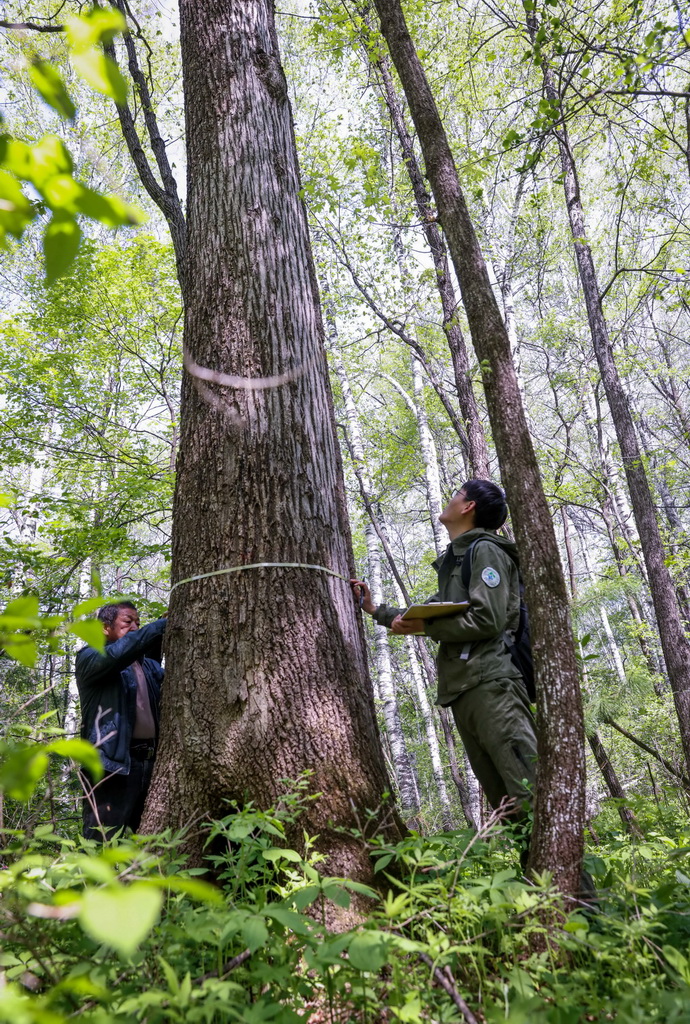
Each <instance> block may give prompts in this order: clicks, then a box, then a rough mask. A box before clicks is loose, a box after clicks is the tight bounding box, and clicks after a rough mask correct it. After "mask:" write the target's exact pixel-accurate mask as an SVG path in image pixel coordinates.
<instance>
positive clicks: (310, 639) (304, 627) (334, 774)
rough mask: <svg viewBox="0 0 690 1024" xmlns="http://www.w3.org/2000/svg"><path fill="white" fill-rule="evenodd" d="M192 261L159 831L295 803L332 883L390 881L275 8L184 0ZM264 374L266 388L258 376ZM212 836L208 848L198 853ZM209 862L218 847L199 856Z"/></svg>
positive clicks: (387, 824)
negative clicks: (300, 803) (359, 834)
mask: <svg viewBox="0 0 690 1024" xmlns="http://www.w3.org/2000/svg"><path fill="white" fill-rule="evenodd" d="M180 15H181V26H180V27H181V47H182V66H183V73H184V89H185V116H186V139H187V160H188V191H187V196H188V250H187V253H188V256H187V258H188V266H187V274H188V276H187V280H188V281H189V282H190V287H189V288H188V290H187V296H186V318H185V341H186V350H187V353H188V359H187V372H186V374H185V377H184V381H183V388H182V410H181V432H180V454H179V459H178V475H177V486H176V491H175V504H174V523H173V544H172V579H173V581H174V583H176V584H177V583H179V584H181V585H177V586H176V587H175V589H173V591H172V595H171V597H172V599H171V606H170V618H169V620H168V630H167V636H166V644H167V651H166V653H167V660H168V668H167V679H166V693H165V700H164V703H163V719H162V729H161V748H160V753H159V757H158V760H157V764H156V771H155V775H154V779H153V783H152V787H151V792H150V794H149V800H148V804H147V810H146V815H145V820H144V827H145V828H146V829H147V830H149V831H151V830H152V831H159V830H160V829H161V828H163V827H165V826H172V827H178V826H180V825H185V824H188V823H190V822H192V821H195V820H198V819H199V818H206V817H208V816H213V815H219V814H225V813H227V810H228V801H229V800H234V801H237V802H238V803H239V804H244V803H245V802H246V801H247V800H251V801H254V802H255V803H256V804H257V805H258V806H260V807H267V806H270V805H272V804H274V803H275V801H277V800H278V799H279V798H280V796H281V794H282V793H284V792H285V788H286V783H285V781H284V780H285V779H296V778H298V777H299V776H300V775H302V773H303V772H305V771H310V772H311V773H312V778H311V780H310V790H311V791H312V792H313V793H315V794H320V795H319V796H318V798H317V799H316V800H315V801H314V802H313V803H309V804H308V805H307V806H306V807H305V809H304V811H303V813H302V815H301V817H300V819H299V821H298V822H297V824H296V825H295V827H294V835H293V836H291V838H292V839H293V841H296V842H299V841H300V840H301V836H302V834H303V830H306V832H307V833H308V834H310V835H312V836H316V835H318V837H319V838H318V840H317V847H318V848H319V849H320V850H321V851H323V852H324V853H325V854H326V855H327V857H328V861H327V871H328V873H334V874H338V875H344V876H345V877H349V878H370V877H371V865H370V862H369V857H368V854H367V852H366V848H365V844H363V843H361V842H360V841H359V840H357V839H355V838H353V837H351V836H350V835H348V830H349V829H351V828H358V827H359V828H362V827H364V824H365V821H366V820H367V814H368V813H369V812H370V811H372V810H373V811H374V812H375V820H376V821H377V822H378V823H379V825H380V826H381V827H382V828H383V829H384V831H385V833H386V834H387V835H388V836H390V837H391V838H397V837H398V836H400V835H401V833H402V826H401V823H400V821H399V819H398V818H397V815H396V814H395V811H394V809H392V808H390V807H386V806H384V797H383V793H384V792H385V791H386V790H389V789H390V785H389V782H388V779H387V776H386V771H385V767H384V761H383V753H382V749H381V744H380V739H379V735H378V731H377V726H376V716H375V712H374V702H373V693H372V687H371V682H370V680H369V677H368V674H367V669H366V657H365V649H364V642H363V634H362V631H361V626H360V625H359V624H358V621H357V616H356V613H355V608H354V603H353V601H352V596H351V592H350V588H349V586H348V584H347V582H346V581H345V580H343V579H337V578H335V577H333V576H329V575H327V574H326V573H324V572H321V571H314V570H309V569H306V568H294V567H292V568H260V569H250V570H247V571H243V572H236V573H234V574H231V575H223V576H215V577H213V578H206V579H201V580H196V581H192V582H184V583H182V581H185V580H187V579H188V578H189V577H191V576H195V575H198V574H202V573H207V572H212V571H214V570H218V569H221V568H226V567H235V566H239V565H243V564H252V563H259V562H297V563H308V564H315V565H321V566H325V567H327V568H328V569H331V570H333V571H334V572H336V573H339V574H341V575H342V576H343V577H349V575H350V573H351V572H352V569H353V559H352V552H351V545H350V533H349V525H348V521H347V512H346V504H345V492H344V484H343V478H342V465H341V461H340V455H339V451H338V445H337V441H336V431H335V421H334V415H333V405H332V397H331V394H330V390H329V387H328V374H327V368H326V359H325V353H324V347H323V325H322V323H321V317H320V310H319V301H318V294H317V288H316V280H315V274H314V266H313V259H312V254H311V249H310V246H309V238H308V231H307V221H306V216H305V211H304V207H303V204H302V201H301V198H300V180H299V171H298V167H297V158H296V150H295V142H294V133H293V126H292V117H291V112H290V105H289V102H288V97H287V89H286V82H285V78H284V75H283V71H282V67H281V64H280V58H279V53H278V46H277V39H276V34H275V26H274V22H273V7H272V4H271V3H269V2H268V0H246V2H245V3H242V4H237V3H234V2H232V0H209V2H208V3H205V4H203V5H200V4H198V3H195V2H194V0H181V3H180ZM244 378H252V380H245V381H243V379H244ZM191 842H192V840H191V839H190V845H191ZM194 849H195V852H196V853H197V855H199V854H200V842H198V843H197V844H196V846H195V848H194Z"/></svg>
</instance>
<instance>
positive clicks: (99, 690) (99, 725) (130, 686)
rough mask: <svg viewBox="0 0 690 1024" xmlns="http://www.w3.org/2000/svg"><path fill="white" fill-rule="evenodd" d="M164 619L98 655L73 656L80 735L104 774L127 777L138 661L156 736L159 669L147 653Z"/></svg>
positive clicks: (156, 645) (86, 651) (89, 650)
mask: <svg viewBox="0 0 690 1024" xmlns="http://www.w3.org/2000/svg"><path fill="white" fill-rule="evenodd" d="M166 621H167V620H166V619H157V620H156V621H155V622H151V623H150V624H149V625H148V626H143V627H142V628H141V629H137V630H134V631H132V632H131V633H125V635H124V636H122V637H120V639H119V640H116V641H115V642H114V643H110V644H106V645H105V653H104V654H100V653H99V651H97V650H95V649H94V648H93V647H82V649H81V650H80V651H79V653H78V654H77V658H76V663H75V675H76V678H77V689H78V690H79V699H80V701H81V722H82V725H81V735H82V738H83V739H86V740H89V741H90V742H91V743H93V745H94V746H95V747H98V751H99V753H100V755H101V761H102V762H103V767H104V768H105V770H106V772H117V773H118V774H120V775H129V768H130V755H129V747H130V744H131V742H132V731H133V729H134V720H135V718H136V700H137V678H136V675H135V673H134V669H133V668H131V666H132V664H133V663H134V662H135V661H139V662H140V663H141V665H142V666H143V669H144V675H145V676H146V682H147V684H148V691H149V700H150V701H151V710H152V712H153V718H154V721H155V723H156V731H158V722H159V718H160V695H161V683H162V682H163V669H162V667H161V665H160V662H158V661H155V660H154V659H153V658H147V657H146V653H147V652H148V653H152V652H156V651H157V650H159V649H160V639H161V637H162V635H163V633H164V631H165V624H166Z"/></svg>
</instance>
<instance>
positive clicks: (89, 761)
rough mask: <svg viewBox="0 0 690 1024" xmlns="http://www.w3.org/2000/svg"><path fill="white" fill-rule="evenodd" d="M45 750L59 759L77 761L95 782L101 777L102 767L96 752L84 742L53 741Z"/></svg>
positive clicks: (77, 740) (74, 740) (78, 740)
mask: <svg viewBox="0 0 690 1024" xmlns="http://www.w3.org/2000/svg"><path fill="white" fill-rule="evenodd" d="M45 749H46V751H47V752H48V753H49V754H58V755H59V756H60V757H70V758H71V759H72V760H73V761H78V762H79V764H82V765H83V766H84V768H86V769H87V771H88V772H89V773H90V775H92V776H93V778H94V779H95V780H96V781H98V780H99V779H101V778H102V777H103V765H102V764H101V759H100V757H99V756H98V751H97V750H96V748H95V747H94V746H92V745H91V744H90V743H88V742H87V741H86V740H81V739H72V740H70V739H61V740H53V742H52V743H49V744H48V746H47V747H46V748H45Z"/></svg>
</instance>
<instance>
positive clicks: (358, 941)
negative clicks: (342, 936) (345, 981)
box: [348, 931, 389, 971]
mask: <svg viewBox="0 0 690 1024" xmlns="http://www.w3.org/2000/svg"><path fill="white" fill-rule="evenodd" d="M388 946H389V940H388V936H387V935H385V934H384V933H383V932H376V931H369V932H359V933H358V934H357V935H355V937H354V938H353V940H352V942H351V943H350V947H349V949H348V955H349V957H350V963H351V964H352V966H353V967H355V968H356V969H357V970H358V971H380V970H381V968H382V967H383V965H384V964H385V962H386V960H387V959H388Z"/></svg>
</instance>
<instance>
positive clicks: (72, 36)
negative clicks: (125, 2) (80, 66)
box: [65, 7, 127, 50]
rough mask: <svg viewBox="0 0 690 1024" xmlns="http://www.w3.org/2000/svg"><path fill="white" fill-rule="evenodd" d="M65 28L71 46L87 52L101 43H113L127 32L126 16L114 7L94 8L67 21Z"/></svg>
mask: <svg viewBox="0 0 690 1024" xmlns="http://www.w3.org/2000/svg"><path fill="white" fill-rule="evenodd" d="M65 27H66V31H67V39H68V41H69V43H70V46H71V47H72V48H73V49H75V50H85V49H86V48H87V47H90V46H96V45H98V44H99V43H112V41H113V39H114V38H115V36H116V35H118V33H120V32H126V30H127V22H126V20H125V17H124V15H123V14H122V13H121V12H120V11H118V10H117V9H116V8H114V7H92V8H91V10H90V11H87V13H86V14H81V15H74V16H72V17H70V18H67V19H66V22H65Z"/></svg>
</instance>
